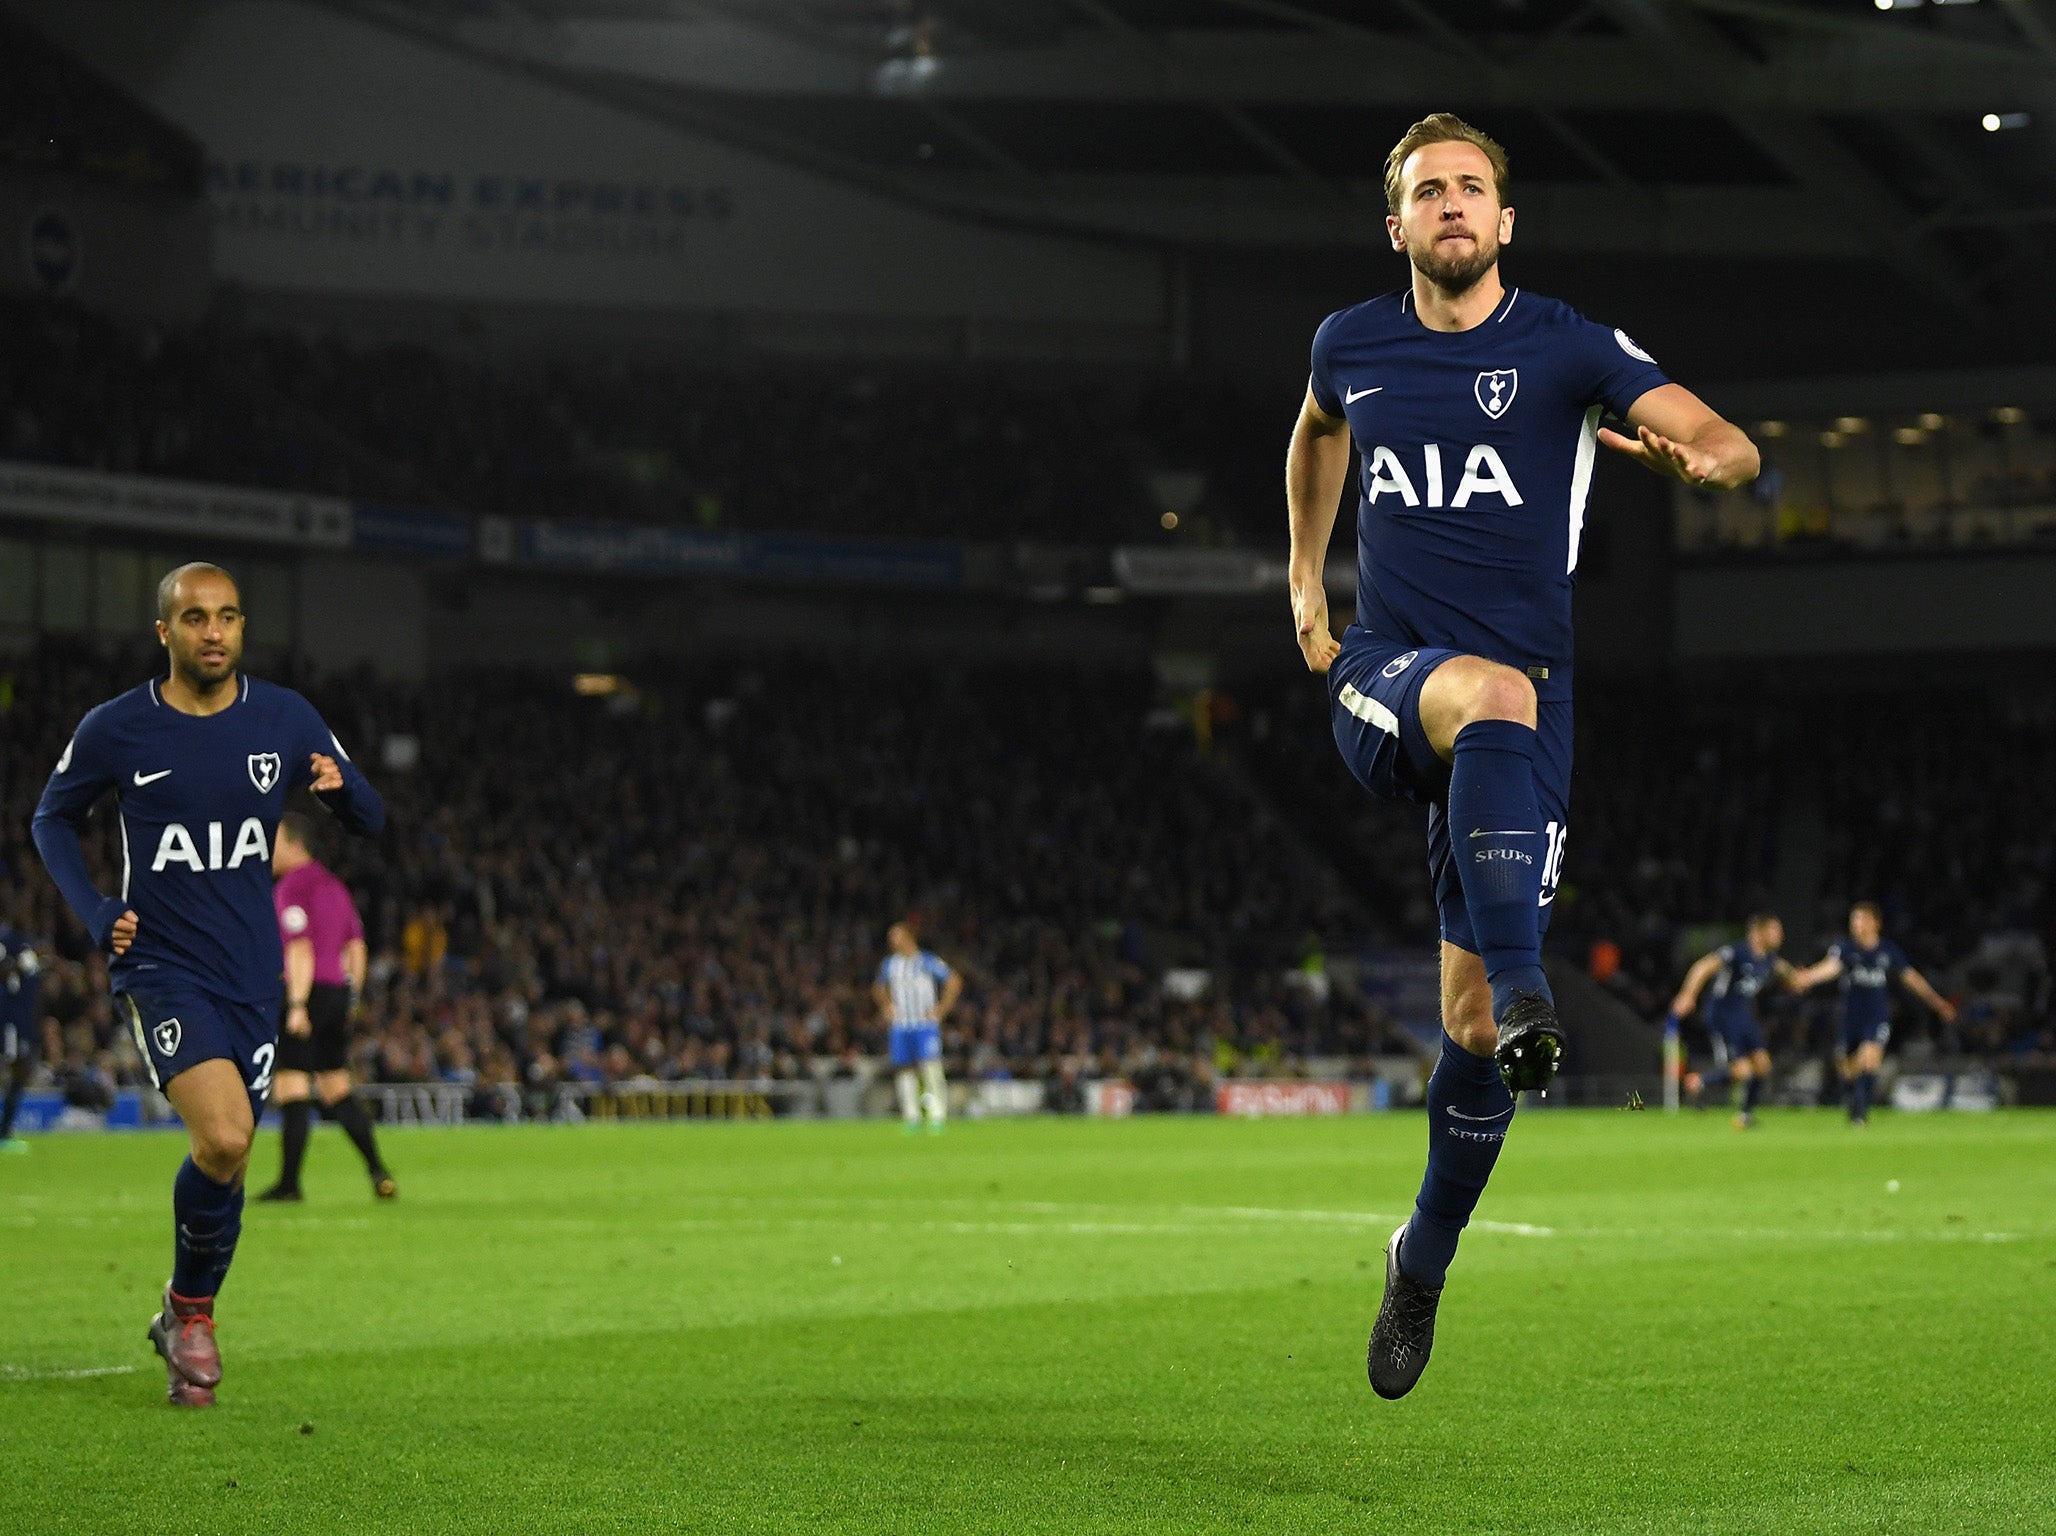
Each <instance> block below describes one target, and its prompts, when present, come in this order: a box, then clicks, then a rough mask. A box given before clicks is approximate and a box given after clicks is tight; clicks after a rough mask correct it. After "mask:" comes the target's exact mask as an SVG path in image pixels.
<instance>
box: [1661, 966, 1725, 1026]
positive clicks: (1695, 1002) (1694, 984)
mask: <svg viewBox="0 0 2056 1536" xmlns="http://www.w3.org/2000/svg"><path fill="white" fill-rule="evenodd" d="M1719 969H1720V953H1719V951H1715V952H1714V953H1713V954H1710V955H1701V956H1700V957H1699V958H1698V959H1697V960H1694V961H1693V962H1692V969H1691V970H1689V971H1687V972H1685V980H1684V984H1683V985H1681V986H1680V987H1679V988H1678V995H1677V996H1676V997H1674V998H1672V999H1671V1012H1672V1013H1674V1014H1676V1015H1677V1016H1678V1017H1679V1018H1681V1019H1682V1018H1683V1017H1684V1016H1685V1015H1686V1014H1688V1013H1690V1012H1691V1011H1692V1010H1693V1009H1694V1008H1696V1007H1698V1006H1699V992H1700V989H1701V988H1702V987H1704V986H1705V985H1706V983H1707V982H1708V981H1709V980H1710V979H1711V978H1712V976H1713V973H1714V972H1715V971H1717V970H1719Z"/></svg>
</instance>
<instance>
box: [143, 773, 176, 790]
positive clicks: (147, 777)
mask: <svg viewBox="0 0 2056 1536" xmlns="http://www.w3.org/2000/svg"><path fill="white" fill-rule="evenodd" d="M170 777H171V770H170V769H169V768H160V769H158V770H157V771H156V772H155V773H143V772H140V771H139V772H138V773H137V774H136V787H137V788H138V789H140V788H142V786H143V785H145V784H155V783H156V782H157V781H158V780H159V779H168V778H170Z"/></svg>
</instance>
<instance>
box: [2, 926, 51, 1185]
mask: <svg viewBox="0 0 2056 1536" xmlns="http://www.w3.org/2000/svg"><path fill="white" fill-rule="evenodd" d="M42 970H43V962H42V960H41V958H40V957H39V956H38V955H37V954H36V946H35V944H34V942H33V941H31V940H30V938H29V936H28V935H27V934H25V933H23V932H22V931H21V930H20V929H19V928H17V927H15V926H14V925H13V924H12V923H0V1056H5V1057H6V1058H7V1097H6V1099H5V1101H4V1102H0V1152H26V1151H28V1149H29V1144H28V1143H27V1142H25V1141H22V1140H21V1139H19V1138H18V1137H17V1136H16V1135H15V1134H14V1117H15V1114H16V1113H17V1112H18V1111H19V1110H20V1109H21V1095H22V1091H23V1090H24V1089H25V1088H27V1087H28V1084H29V1074H30V1073H31V1072H33V1071H34V1070H35V1069H36V1047H37V1045H38V1043H39V1042H38V1038H37V1035H38V1031H37V1029H36V998H37V995H38V994H39V993H40V992H41V990H42V984H43V977H42Z"/></svg>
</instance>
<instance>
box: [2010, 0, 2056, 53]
mask: <svg viewBox="0 0 2056 1536" xmlns="http://www.w3.org/2000/svg"><path fill="white" fill-rule="evenodd" d="M1999 8H2000V9H2001V10H2002V11H2004V12H2005V13H2006V14H2007V16H2008V17H2010V18H2011V19H2012V22H2013V25H2014V28H2015V30H2017V31H2018V32H2019V33H2020V35H2021V36H2022V37H2024V38H2026V39H2027V41H2028V44H2029V45H2030V46H2031V47H2033V48H2034V49H2035V51H2036V52H2038V53H2041V54H2044V55H2046V56H2048V57H2049V58H2056V5H2052V4H2050V0H1999Z"/></svg>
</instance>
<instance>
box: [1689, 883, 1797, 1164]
mask: <svg viewBox="0 0 2056 1536" xmlns="http://www.w3.org/2000/svg"><path fill="white" fill-rule="evenodd" d="M1784 943H1785V925H1784V923H1783V922H1781V921H1780V920H1779V919H1778V917H1777V916H1776V914H1774V913H1770V912H1758V913H1755V914H1753V915H1752V916H1751V917H1750V919H1749V926H1748V930H1747V932H1746V933H1745V935H1744V937H1743V939H1742V942H1741V943H1739V944H1723V945H1721V947H1720V948H1719V949H1716V950H1714V951H1712V952H1711V953H1709V954H1704V955H1701V956H1700V957H1699V958H1698V959H1697V960H1695V961H1693V962H1692V968H1691V969H1690V970H1688V971H1687V972H1685V980H1684V983H1683V984H1682V985H1681V986H1679V988H1678V995H1677V996H1676V997H1674V998H1672V999H1671V1018H1672V1019H1673V1020H1677V1019H1683V1018H1684V1017H1686V1016H1687V1015H1688V1014H1690V1013H1691V1011H1692V1010H1693V1009H1694V1008H1696V1007H1698V1006H1699V997H1700V994H1701V993H1702V992H1703V993H1704V994H1705V996H1706V1006H1705V1008H1704V1009H1703V1010H1702V1019H1701V1022H1703V1023H1704V1024H1705V1025H1706V1032H1707V1034H1708V1035H1709V1036H1711V1037H1712V1039H1713V1050H1714V1069H1713V1071H1711V1072H1708V1073H1706V1074H1704V1075H1703V1076H1702V1075H1701V1074H1700V1073H1697V1072H1688V1073H1687V1074H1686V1075H1685V1091H1686V1092H1687V1093H1689V1094H1691V1095H1692V1098H1693V1101H1694V1102H1695V1103H1696V1102H1698V1098H1699V1095H1700V1094H1701V1093H1703V1092H1705V1091H1706V1090H1708V1089H1711V1088H1725V1087H1726V1086H1727V1084H1728V1080H1729V1079H1730V1078H1733V1079H1734V1080H1735V1081H1736V1082H1738V1083H1740V1084H1741V1085H1742V1107H1741V1108H1740V1109H1739V1110H1737V1111H1736V1113H1735V1129H1736V1130H1738V1131H1746V1130H1748V1129H1749V1128H1750V1127H1751V1126H1753V1125H1754V1124H1756V1106H1757V1104H1758V1103H1759V1102H1761V1100H1762V1098H1763V1089H1764V1085H1765V1084H1766V1083H1768V1082H1769V1081H1770V1047H1769V1046H1767V1045H1766V1044H1764V1039H1763V1019H1762V1016H1761V1014H1760V1013H1759V1011H1758V1010H1759V1007H1760V1004H1759V1003H1758V1001H1757V999H1759V998H1760V997H1762V996H1763V994H1764V993H1765V992H1766V991H1767V990H1768V989H1769V988H1770V987H1772V986H1773V985H1776V986H1781V987H1784V988H1785V989H1786V990H1788V991H1796V990H1797V989H1798V975H1799V973H1798V972H1797V971H1795V970H1794V969H1793V968H1792V964H1791V962H1790V961H1788V960H1786V959H1785V958H1784V957H1783V956H1782V955H1780V954H1779V953H1778V951H1779V950H1780V949H1781V948H1783V947H1784Z"/></svg>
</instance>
